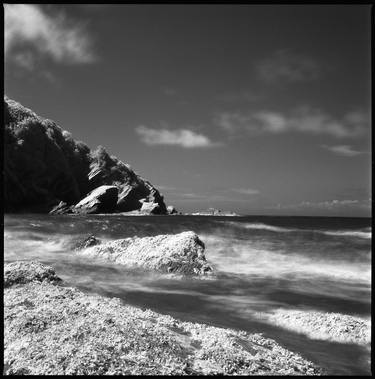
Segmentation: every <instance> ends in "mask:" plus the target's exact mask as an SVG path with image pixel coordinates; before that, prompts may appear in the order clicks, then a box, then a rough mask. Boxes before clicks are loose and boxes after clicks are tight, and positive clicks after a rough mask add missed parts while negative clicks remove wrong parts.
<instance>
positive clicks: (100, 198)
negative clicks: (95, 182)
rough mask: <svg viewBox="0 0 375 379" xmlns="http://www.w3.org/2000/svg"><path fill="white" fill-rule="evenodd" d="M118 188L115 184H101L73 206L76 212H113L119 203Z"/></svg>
mask: <svg viewBox="0 0 375 379" xmlns="http://www.w3.org/2000/svg"><path fill="white" fill-rule="evenodd" d="M117 194H118V189H117V187H115V186H100V187H98V188H95V189H94V190H93V191H91V192H90V193H89V194H88V195H87V196H86V197H85V198H84V199H82V200H81V201H80V202H79V203H78V204H76V205H75V206H74V208H73V212H74V213H90V214H92V213H111V212H113V211H114V210H115V208H116V204H117Z"/></svg>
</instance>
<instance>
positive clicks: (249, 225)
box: [220, 221, 299, 233]
mask: <svg viewBox="0 0 375 379" xmlns="http://www.w3.org/2000/svg"><path fill="white" fill-rule="evenodd" d="M220 222H223V221H220ZM224 222H225V223H226V224H230V225H232V226H237V227H239V228H244V229H258V230H269V231H271V232H281V233H288V232H295V231H299V229H288V228H282V227H279V226H273V225H267V224H262V223H253V222H233V221H224Z"/></svg>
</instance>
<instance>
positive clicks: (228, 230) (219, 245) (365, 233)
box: [4, 214, 371, 375]
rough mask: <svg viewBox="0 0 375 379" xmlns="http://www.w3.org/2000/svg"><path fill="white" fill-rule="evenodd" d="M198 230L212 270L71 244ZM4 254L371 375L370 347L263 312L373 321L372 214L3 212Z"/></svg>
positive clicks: (95, 288) (329, 368)
mask: <svg viewBox="0 0 375 379" xmlns="http://www.w3.org/2000/svg"><path fill="white" fill-rule="evenodd" d="M188 230H192V231H194V232H196V233H197V234H198V235H199V236H200V238H201V239H202V241H203V242H204V243H205V247H206V250H205V254H206V258H207V260H208V262H209V263H210V264H211V265H212V266H213V268H214V270H215V272H216V275H214V276H213V277H211V278H207V279H196V278H186V277H185V278H183V277H179V276H173V275H170V274H162V273H156V272H145V271H142V270H140V269H129V268H126V267H123V266H119V265H115V264H111V263H108V262H105V261H101V260H99V259H97V260H96V259H88V258H85V257H81V256H79V255H78V254H77V253H76V252H75V251H74V249H73V248H72V246H73V244H74V242H75V241H78V240H79V239H82V238H84V237H87V236H88V235H95V236H96V237H98V238H101V239H103V240H113V239H118V238H126V237H133V236H138V237H144V236H155V235H158V234H168V233H179V232H182V231H188ZM4 260H5V262H12V261H15V260H38V261H40V262H42V263H45V264H48V265H51V266H52V267H54V268H55V270H56V272H57V274H58V276H60V277H61V278H62V279H63V280H64V281H65V285H67V286H73V287H76V288H79V289H81V290H82V291H84V292H86V293H94V294H100V295H103V296H106V297H117V298H120V299H122V300H123V301H124V302H125V303H127V304H132V305H134V306H137V307H141V308H143V309H146V308H148V309H152V310H154V311H157V312H159V313H162V314H168V315H171V316H174V317H176V318H178V319H180V320H183V321H191V322H199V323H206V324H209V325H213V326H217V327H224V328H231V329H236V330H245V331H248V332H250V333H262V334H263V335H264V336H265V337H268V338H272V339H274V340H276V341H277V342H278V343H279V344H281V345H282V346H284V347H285V348H287V349H289V350H291V351H294V352H297V353H299V354H300V355H301V356H302V357H304V358H306V359H308V360H310V361H312V362H314V363H316V364H317V365H319V366H320V367H322V368H324V369H325V370H326V372H327V373H328V374H331V375H340V374H341V375H370V374H371V371H370V350H369V347H365V346H360V345H356V344H353V343H338V342H334V341H329V340H321V339H315V338H312V337H311V336H310V337H309V336H307V335H305V334H302V333H300V332H299V331H298V330H289V329H288V330H286V329H284V328H282V327H279V326H277V325H275V324H272V323H270V322H268V321H265V320H262V319H259V317H256V315H257V314H260V313H262V312H272V311H274V310H276V309H284V310H303V311H319V312H335V313H341V314H346V315H352V316H356V317H361V318H364V319H369V318H370V317H371V219H370V218H331V217H271V216H243V217H221V216H219V217H218V216H182V215H181V216H180V215H176V216H138V217H137V216H125V215H120V214H111V215H108V214H106V215H87V216H82V215H53V216H52V215H39V214H12V215H10V214H7V215H5V216H4Z"/></svg>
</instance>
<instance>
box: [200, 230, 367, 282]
mask: <svg viewBox="0 0 375 379" xmlns="http://www.w3.org/2000/svg"><path fill="white" fill-rule="evenodd" d="M201 237H202V240H203V241H204V242H205V244H206V257H207V259H208V261H209V262H210V263H212V265H213V266H214V267H215V268H217V270H218V271H221V272H226V273H230V274H241V275H251V276H257V277H272V278H288V277H293V278H297V277H298V278H301V279H303V278H304V279H313V278H319V277H320V278H329V279H333V280H340V281H350V282H357V283H363V284H366V285H367V284H368V283H370V280H371V268H370V265H369V263H368V262H367V261H366V262H353V261H349V260H345V259H342V260H338V259H330V258H328V257H319V258H318V257H312V256H305V255H301V254H297V253H288V252H286V251H283V250H280V251H277V250H276V251H274V250H270V249H269V248H267V245H265V244H264V243H263V242H261V243H255V242H250V241H246V242H245V241H238V240H237V239H230V238H224V237H218V236H215V235H202V236H201Z"/></svg>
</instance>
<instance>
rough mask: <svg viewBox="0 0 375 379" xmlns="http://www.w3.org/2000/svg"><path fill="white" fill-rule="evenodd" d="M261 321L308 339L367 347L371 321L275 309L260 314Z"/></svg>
mask: <svg viewBox="0 0 375 379" xmlns="http://www.w3.org/2000/svg"><path fill="white" fill-rule="evenodd" d="M257 317H258V318H261V319H264V320H266V321H269V322H270V323H272V325H277V326H280V327H282V328H285V329H288V330H292V331H295V332H298V333H302V334H305V335H307V336H308V337H309V338H312V339H318V340H326V341H335V342H341V343H353V344H358V345H369V344H370V342H371V325H370V320H367V319H362V318H360V317H354V316H350V315H345V314H341V313H329V312H317V311H300V310H290V309H277V310H275V311H273V312H271V313H259V314H257Z"/></svg>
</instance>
